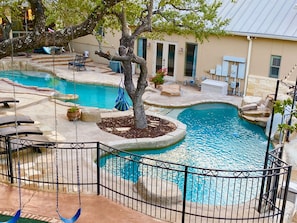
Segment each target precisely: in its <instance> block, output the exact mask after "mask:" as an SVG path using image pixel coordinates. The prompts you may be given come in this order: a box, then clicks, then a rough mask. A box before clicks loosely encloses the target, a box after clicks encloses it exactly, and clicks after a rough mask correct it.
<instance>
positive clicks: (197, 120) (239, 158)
mask: <svg viewBox="0 0 297 223" xmlns="http://www.w3.org/2000/svg"><path fill="white" fill-rule="evenodd" d="M178 120H179V121H181V122H183V123H184V124H186V125H187V134H186V137H185V138H184V139H183V140H182V141H180V142H179V143H177V144H175V145H173V146H170V147H167V148H164V149H158V150H139V151H131V153H133V154H137V155H141V157H145V158H148V159H155V160H162V161H167V162H173V163H179V164H183V165H186V166H194V167H199V168H209V169H222V170H256V169H262V168H263V165H264V160H265V152H266V147H267V138H266V136H265V133H264V130H263V128H261V127H259V126H257V125H254V124H251V123H249V122H247V121H245V120H243V119H241V118H239V117H238V111H237V108H236V107H234V106H232V105H229V104H224V103H207V104H199V105H195V106H192V107H189V108H187V109H185V110H183V111H182V112H181V113H180V114H179V115H178ZM140 149H141V148H140ZM122 155H128V154H125V153H123V154H122ZM136 159H137V158H136ZM140 159H141V158H140ZM134 160H135V158H134ZM146 162H147V161H146ZM156 163H157V162H153V161H152V164H156ZM141 165H142V164H141V163H135V162H131V161H129V160H123V159H120V158H119V157H116V156H108V157H104V158H102V160H101V166H102V167H105V168H106V170H107V171H108V170H111V169H112V170H113V172H112V173H113V174H114V175H117V176H121V177H122V178H123V179H127V180H130V181H133V182H134V183H135V182H137V180H138V178H139V176H141V175H142V173H145V171H143V168H147V167H142V166H141ZM119 167H121V168H119ZM132 171H134V172H133V173H132ZM135 171H136V172H135ZM166 177H168V176H166ZM181 178H183V174H177V175H175V176H171V180H172V181H173V182H174V183H176V184H177V185H178V186H179V188H180V190H181V191H183V185H184V180H182V179H181ZM196 178H197V179H196ZM196 178H195V176H193V177H191V178H189V180H190V181H191V182H188V184H189V185H190V184H191V185H195V186H194V187H191V188H192V190H194V192H195V193H196V194H199V195H198V196H196V195H195V196H193V191H189V192H188V193H187V196H186V199H187V200H188V201H192V202H198V203H203V202H204V201H205V200H207V201H208V202H209V203H211V204H217V203H216V194H218V193H219V191H218V190H217V188H214V187H215V186H216V185H214V184H211V182H208V181H205V180H201V179H198V178H199V177H196ZM216 180H217V179H216ZM218 183H219V182H218V181H217V182H216V184H218ZM241 183H242V182H241ZM245 184H246V185H249V184H250V182H245ZM252 184H253V186H257V185H256V184H255V183H251V185H252ZM251 185H250V186H251ZM226 186H227V185H226ZM239 186H240V185H237V186H234V188H233V190H237V189H238V188H237V187H239ZM250 191H251V190H250ZM229 192H232V191H230V190H229ZM220 196H222V197H223V195H220ZM226 196H227V195H226ZM251 196H254V195H249V196H246V197H249V198H250V197H251ZM243 201H244V197H243V196H241V197H240V195H238V200H237V201H235V200H232V201H230V200H229V201H228V200H227V199H226V200H225V201H224V199H221V200H220V201H219V202H220V204H229V203H230V202H231V203H238V202H243Z"/></svg>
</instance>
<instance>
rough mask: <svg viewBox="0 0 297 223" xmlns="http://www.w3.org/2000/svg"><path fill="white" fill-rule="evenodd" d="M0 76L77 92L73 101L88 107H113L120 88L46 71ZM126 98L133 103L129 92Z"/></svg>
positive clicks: (14, 80) (33, 84) (70, 92)
mask: <svg viewBox="0 0 297 223" xmlns="http://www.w3.org/2000/svg"><path fill="white" fill-rule="evenodd" d="M0 78H8V79H10V80H11V81H13V82H15V83H19V84H22V85H25V86H36V87H42V88H52V89H55V90H57V91H59V92H60V93H62V94H77V95H78V99H77V100H71V102H74V103H77V104H79V105H82V106H88V107H97V108H103V109H112V108H113V107H114V105H115V100H116V97H117V94H118V88H116V87H110V86H103V85H95V84H85V83H75V82H72V81H67V80H64V79H61V78H56V77H53V76H52V75H50V74H48V73H45V72H35V71H0ZM126 98H127V100H128V102H129V104H130V105H132V102H131V99H130V98H129V96H128V94H126Z"/></svg>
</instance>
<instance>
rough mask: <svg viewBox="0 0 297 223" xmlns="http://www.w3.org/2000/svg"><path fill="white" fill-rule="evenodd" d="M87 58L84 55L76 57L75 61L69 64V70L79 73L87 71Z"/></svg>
mask: <svg viewBox="0 0 297 223" xmlns="http://www.w3.org/2000/svg"><path fill="white" fill-rule="evenodd" d="M85 63H86V57H84V56H83V55H76V56H75V58H74V60H73V61H69V62H68V69H70V68H72V69H76V70H77V71H80V70H86V66H85Z"/></svg>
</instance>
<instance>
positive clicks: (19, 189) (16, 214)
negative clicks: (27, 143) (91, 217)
mask: <svg viewBox="0 0 297 223" xmlns="http://www.w3.org/2000/svg"><path fill="white" fill-rule="evenodd" d="M13 63H14V61H13V41H12V39H11V69H12V72H13V78H14V71H13ZM15 92H16V90H15V85H14V84H13V97H14V98H16V93H15ZM16 116H17V109H16V102H14V118H15V129H16V138H17V139H18V138H19V134H18V129H17V126H18V123H17V117H16ZM8 143H9V142H8ZM7 153H10V151H8V150H7ZM17 159H18V165H17V166H18V174H17V175H18V176H17V178H18V192H19V210H18V211H17V212H16V213H15V214H14V216H13V217H12V218H11V219H10V220H8V221H6V222H1V223H16V222H17V221H18V220H19V218H20V217H21V212H22V211H21V210H22V194H21V170H20V169H21V167H20V166H21V165H20V150H19V147H17Z"/></svg>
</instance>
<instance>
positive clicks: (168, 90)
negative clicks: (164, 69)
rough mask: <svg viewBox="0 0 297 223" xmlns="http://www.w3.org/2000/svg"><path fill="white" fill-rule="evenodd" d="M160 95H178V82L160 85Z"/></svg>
mask: <svg viewBox="0 0 297 223" xmlns="http://www.w3.org/2000/svg"><path fill="white" fill-rule="evenodd" d="M161 95H166V96H180V86H179V85H178V84H170V85H162V86H161Z"/></svg>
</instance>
